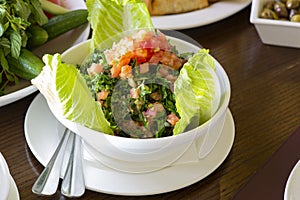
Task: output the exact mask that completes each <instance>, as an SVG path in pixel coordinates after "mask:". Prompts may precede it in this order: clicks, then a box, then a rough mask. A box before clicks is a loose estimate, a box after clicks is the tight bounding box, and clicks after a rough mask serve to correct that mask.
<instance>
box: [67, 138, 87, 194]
mask: <svg viewBox="0 0 300 200" xmlns="http://www.w3.org/2000/svg"><path fill="white" fill-rule="evenodd" d="M74 135H75V136H74V137H73V141H72V142H73V145H72V149H71V154H70V158H69V162H68V166H67V171H66V173H65V176H64V178H63V182H62V186H61V193H62V194H63V195H64V196H67V197H80V196H82V195H83V194H84V192H85V183H84V176H83V168H82V148H81V147H82V141H81V137H80V136H78V135H77V134H74Z"/></svg>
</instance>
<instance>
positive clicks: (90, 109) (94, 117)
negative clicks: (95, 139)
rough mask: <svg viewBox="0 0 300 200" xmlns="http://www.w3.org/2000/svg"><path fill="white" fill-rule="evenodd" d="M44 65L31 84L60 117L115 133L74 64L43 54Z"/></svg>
mask: <svg viewBox="0 0 300 200" xmlns="http://www.w3.org/2000/svg"><path fill="white" fill-rule="evenodd" d="M43 61H44V63H45V66H44V68H43V70H42V72H41V73H40V74H39V75H38V76H37V77H36V78H35V79H33V80H32V81H31V82H32V84H33V85H35V86H36V87H37V88H38V89H39V91H40V92H41V93H42V94H43V95H44V96H45V97H46V99H47V101H48V103H49V104H50V106H51V107H52V108H53V109H54V110H55V112H57V113H58V114H59V115H60V116H63V117H64V118H66V119H68V120H70V121H73V122H77V123H79V124H81V125H84V126H86V127H88V128H91V129H94V130H97V131H101V132H104V133H107V134H112V133H113V132H112V130H111V129H110V126H109V123H108V122H107V120H106V119H105V117H104V114H103V111H102V108H101V104H100V103H99V102H97V101H95V100H94V98H93V97H92V95H91V93H90V91H89V89H88V87H87V85H86V82H85V80H84V79H83V77H82V76H81V74H80V72H79V71H78V70H77V68H76V66H75V65H72V64H67V63H64V62H62V60H61V56H60V54H55V55H54V56H52V55H48V54H46V55H44V56H43Z"/></svg>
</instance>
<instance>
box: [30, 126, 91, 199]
mask: <svg viewBox="0 0 300 200" xmlns="http://www.w3.org/2000/svg"><path fill="white" fill-rule="evenodd" d="M81 146H82V142H81V138H80V136H78V135H77V134H74V133H73V132H71V131H70V130H69V129H66V130H65V131H64V134H63V137H62V138H61V141H60V142H59V144H58V146H57V148H56V150H55V152H54V154H53V155H52V157H51V159H50V161H49V162H48V164H47V166H46V167H45V169H44V170H43V171H42V173H41V174H40V176H39V177H38V179H37V180H36V182H35V183H34V185H33V187H32V192H33V193H35V194H38V195H53V194H54V193H55V192H56V191H57V188H58V183H59V178H60V174H62V175H63V182H62V186H61V192H62V194H63V195H65V196H67V197H79V196H81V195H83V193H84V191H85V184H84V177H83V170H82V147H81Z"/></svg>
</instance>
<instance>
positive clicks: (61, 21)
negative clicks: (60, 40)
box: [42, 9, 88, 41]
mask: <svg viewBox="0 0 300 200" xmlns="http://www.w3.org/2000/svg"><path fill="white" fill-rule="evenodd" d="M87 17H88V11H87V10H85V9H79V10H71V11H69V12H67V13H64V14H61V15H57V16H54V17H53V18H51V19H49V21H48V23H47V24H45V25H43V26H42V28H43V29H45V30H46V31H47V33H48V41H49V40H52V39H53V38H56V37H58V36H60V35H62V34H63V33H66V32H68V31H70V30H72V29H74V28H76V27H78V26H80V25H82V24H85V23H87V22H88V20H87Z"/></svg>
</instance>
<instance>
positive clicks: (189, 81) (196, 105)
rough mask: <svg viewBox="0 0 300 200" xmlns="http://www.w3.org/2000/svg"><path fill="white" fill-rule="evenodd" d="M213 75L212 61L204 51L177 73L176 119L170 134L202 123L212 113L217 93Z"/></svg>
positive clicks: (175, 89) (175, 86)
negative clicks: (178, 118) (177, 114)
mask: <svg viewBox="0 0 300 200" xmlns="http://www.w3.org/2000/svg"><path fill="white" fill-rule="evenodd" d="M216 84H219V83H218V80H217V77H216V75H215V62H214V60H213V58H212V57H211V56H210V55H209V51H208V50H206V49H200V50H199V51H198V52H197V53H196V54H195V55H194V56H193V57H191V58H190V59H189V60H188V62H187V63H185V64H184V66H183V68H182V69H181V70H180V74H179V76H178V79H177V80H176V82H175V84H174V94H175V99H176V108H177V111H178V113H179V115H180V120H179V121H178V122H177V123H176V125H175V128H174V131H173V133H174V135H177V134H180V133H182V132H184V131H186V129H192V128H195V127H197V126H199V125H200V124H203V123H204V122H206V121H207V120H208V119H210V118H211V116H212V115H213V114H214V112H215V111H216V109H217V107H218V105H219V101H220V92H218V91H217V90H218V89H217V88H219V86H218V85H216Z"/></svg>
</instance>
